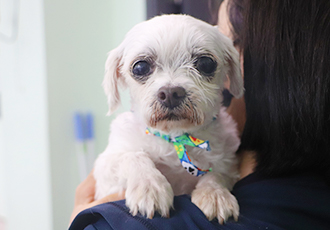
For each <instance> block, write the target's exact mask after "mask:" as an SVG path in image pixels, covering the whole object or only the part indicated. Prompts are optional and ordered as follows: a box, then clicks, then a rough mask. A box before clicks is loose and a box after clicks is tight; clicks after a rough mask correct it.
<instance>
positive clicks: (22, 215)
mask: <svg viewBox="0 0 330 230" xmlns="http://www.w3.org/2000/svg"><path fill="white" fill-rule="evenodd" d="M13 3H14V1H8V0H3V1H1V12H2V13H3V15H2V16H3V18H4V19H5V18H6V19H7V17H8V18H10V19H11V13H12V12H13V8H12V7H13ZM4 22H6V24H4V23H3V24H2V26H1V31H3V32H5V33H7V34H10V33H11V28H10V27H11V26H12V24H11V23H10V20H6V21H4ZM44 38H45V33H44V24H43V5H42V0H30V1H28V2H27V1H21V5H20V32H19V37H18V39H17V41H16V42H15V43H13V44H6V43H3V42H1V43H0V78H1V81H0V83H1V92H0V93H1V97H2V101H1V103H2V104H1V107H2V108H1V110H2V114H1V116H2V117H1V118H0V119H1V126H0V129H1V131H0V132H1V134H2V135H1V141H0V144H1V147H0V161H1V174H2V176H3V177H2V180H1V181H0V182H1V184H0V186H1V190H0V191H1V192H2V194H1V196H3V203H4V204H3V205H4V207H3V209H1V210H2V211H3V214H2V215H3V216H5V218H6V222H7V227H8V229H10V230H18V229H51V227H52V207H51V193H50V191H51V187H50V163H49V157H50V155H49V144H48V118H47V91H46V65H45V60H46V56H45V39H44Z"/></svg>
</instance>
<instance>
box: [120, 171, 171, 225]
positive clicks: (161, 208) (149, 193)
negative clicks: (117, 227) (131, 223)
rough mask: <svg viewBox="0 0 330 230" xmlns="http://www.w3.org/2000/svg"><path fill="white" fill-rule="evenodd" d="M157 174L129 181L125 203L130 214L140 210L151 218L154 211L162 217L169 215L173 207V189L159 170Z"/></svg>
mask: <svg viewBox="0 0 330 230" xmlns="http://www.w3.org/2000/svg"><path fill="white" fill-rule="evenodd" d="M157 174H158V176H155V175H154V176H153V177H149V178H141V179H140V180H135V181H132V180H131V181H129V182H128V184H127V190H126V205H127V206H128V207H129V209H130V212H131V213H132V215H134V216H135V215H136V214H137V213H138V212H140V213H141V214H142V215H144V216H147V218H150V219H151V218H153V216H154V213H155V211H157V212H158V213H159V214H160V215H161V216H162V217H169V214H170V209H171V208H172V207H173V198H174V194H173V190H172V187H171V185H170V183H169V182H168V181H167V180H166V178H165V176H163V175H162V174H161V173H160V172H159V173H157Z"/></svg>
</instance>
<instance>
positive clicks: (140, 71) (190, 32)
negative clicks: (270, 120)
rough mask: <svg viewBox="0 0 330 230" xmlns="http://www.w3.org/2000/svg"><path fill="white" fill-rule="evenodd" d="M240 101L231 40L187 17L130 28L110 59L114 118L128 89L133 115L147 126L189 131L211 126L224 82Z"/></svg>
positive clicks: (155, 20) (108, 74) (108, 79)
mask: <svg viewBox="0 0 330 230" xmlns="http://www.w3.org/2000/svg"><path fill="white" fill-rule="evenodd" d="M226 76H228V77H229V80H230V91H231V93H232V94H233V95H234V96H236V97H240V96H242V94H243V80H242V77H241V72H240V65H239V57H238V53H237V51H236V50H235V48H234V47H233V45H232V41H231V40H229V39H228V38H226V37H225V36H224V35H222V34H220V32H218V30H217V28H215V27H213V26H211V25H209V24H207V23H205V22H202V21H200V20H197V19H194V18H192V17H190V16H185V15H163V16H159V17H155V18H153V19H151V20H149V21H146V22H142V23H140V24H138V25H136V26H135V27H134V28H133V29H131V30H130V31H129V32H128V34H127V35H126V37H125V39H124V41H123V42H122V43H121V44H120V45H119V46H118V47H117V48H116V49H114V50H112V51H111V52H110V54H109V57H108V60H107V63H106V75H105V79H104V82H103V86H104V89H105V92H106V94H107V96H108V102H109V107H110V111H109V113H110V114H111V113H112V112H113V111H114V110H115V109H116V108H117V106H118V104H119V103H120V98H119V92H118V84H121V85H122V86H124V87H125V86H128V87H129V89H130V93H131V98H132V110H133V111H134V113H135V114H136V116H138V117H139V118H140V119H142V121H143V122H145V123H146V125H147V126H149V127H151V128H155V129H158V130H162V131H164V132H167V133H169V132H172V131H178V130H183V131H189V130H192V129H194V128H196V127H200V126H202V125H204V124H207V123H209V122H211V121H212V119H213V117H214V116H216V115H217V113H218V112H219V109H220V106H221V102H222V99H223V98H222V90H223V81H224V80H225V79H226Z"/></svg>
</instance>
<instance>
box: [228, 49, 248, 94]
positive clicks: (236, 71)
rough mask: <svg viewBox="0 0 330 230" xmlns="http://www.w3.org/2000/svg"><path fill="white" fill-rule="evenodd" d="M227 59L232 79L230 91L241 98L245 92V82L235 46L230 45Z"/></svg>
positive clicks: (230, 78)
mask: <svg viewBox="0 0 330 230" xmlns="http://www.w3.org/2000/svg"><path fill="white" fill-rule="evenodd" d="M225 60H226V62H227V65H228V72H227V76H228V78H229V81H230V87H229V91H230V92H231V94H232V95H234V96H235V97H236V98H240V97H241V96H243V93H244V84H243V78H242V73H241V66H240V62H239V55H238V53H237V51H236V49H235V47H233V46H230V47H228V48H227V50H226V52H225Z"/></svg>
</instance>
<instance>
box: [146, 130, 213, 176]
mask: <svg viewBox="0 0 330 230" xmlns="http://www.w3.org/2000/svg"><path fill="white" fill-rule="evenodd" d="M146 134H150V135H154V136H157V137H160V138H162V139H164V140H165V141H167V142H169V143H172V144H173V145H174V148H175V150H176V153H177V154H178V157H179V159H180V162H181V164H182V166H183V167H184V168H185V169H186V171H187V172H188V173H190V174H191V175H193V176H202V175H204V174H205V173H207V172H211V171H212V168H209V169H206V170H204V169H200V168H198V167H197V166H196V165H194V164H193V163H192V162H191V160H190V157H189V155H188V153H187V149H186V147H185V145H189V146H192V147H198V148H201V149H205V150H206V151H210V150H211V148H210V145H209V142H208V141H203V140H200V139H197V138H194V137H192V136H190V135H189V134H188V133H185V134H183V135H181V136H177V137H174V138H171V137H170V135H164V134H160V133H159V132H157V131H156V132H151V130H150V129H149V128H147V129H146Z"/></svg>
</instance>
